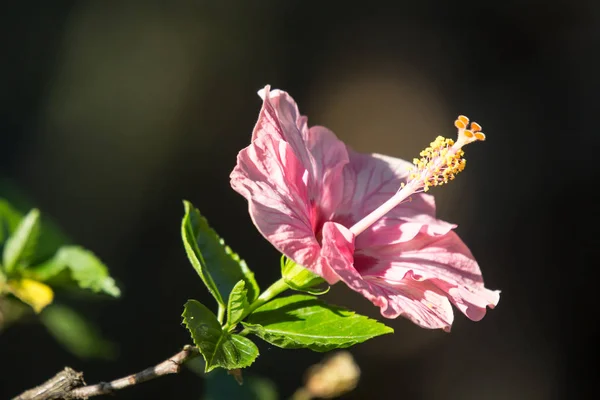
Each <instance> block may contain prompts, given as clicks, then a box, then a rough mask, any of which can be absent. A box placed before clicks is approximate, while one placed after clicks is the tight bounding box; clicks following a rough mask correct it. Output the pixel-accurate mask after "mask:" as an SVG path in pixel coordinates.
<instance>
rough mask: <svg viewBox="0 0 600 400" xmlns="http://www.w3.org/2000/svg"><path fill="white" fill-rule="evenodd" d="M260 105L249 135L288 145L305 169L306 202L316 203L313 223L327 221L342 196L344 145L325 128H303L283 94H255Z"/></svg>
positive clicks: (290, 100) (291, 101)
mask: <svg viewBox="0 0 600 400" xmlns="http://www.w3.org/2000/svg"><path fill="white" fill-rule="evenodd" d="M259 95H260V96H261V98H262V99H263V106H262V109H261V111H260V114H259V117H258V121H257V123H256V126H255V128H254V132H253V134H252V140H255V139H257V138H260V137H262V136H264V135H276V136H277V137H280V138H282V139H283V140H285V141H286V142H288V143H289V145H290V146H291V148H292V149H293V151H294V154H296V156H297V157H298V159H299V160H300V162H301V163H302V165H304V167H305V168H306V170H307V173H308V175H307V178H306V183H307V186H308V196H309V199H310V201H312V202H313V203H315V204H318V205H319V206H318V210H317V212H318V214H319V215H317V216H316V219H317V220H321V221H322V220H325V219H329V218H330V217H331V215H332V214H333V212H334V211H335V210H336V209H337V208H338V205H339V204H340V202H342V197H343V195H344V179H343V175H342V169H343V168H344V166H345V165H346V164H348V162H349V157H348V152H347V150H346V145H345V144H344V143H343V142H342V141H340V140H339V139H338V138H337V137H336V136H335V134H334V133H333V132H331V131H330V130H329V129H327V128H324V127H321V126H314V127H312V128H310V129H309V128H308V127H307V118H306V117H304V116H302V115H300V112H299V110H298V106H297V104H296V102H295V101H294V99H293V98H292V97H291V96H290V95H289V94H287V93H286V92H284V91H281V90H277V89H275V90H270V86H266V87H265V88H264V89H262V90H260V91H259Z"/></svg>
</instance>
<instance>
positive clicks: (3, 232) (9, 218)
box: [0, 198, 23, 243]
mask: <svg viewBox="0 0 600 400" xmlns="http://www.w3.org/2000/svg"><path fill="white" fill-rule="evenodd" d="M21 219H23V214H22V213H21V212H19V211H17V210H16V209H15V208H14V207H13V206H11V205H10V203H9V202H8V201H6V200H4V199H2V198H0V243H4V241H6V240H7V239H8V237H9V236H10V234H11V233H12V232H14V231H15V230H16V229H17V226H18V225H19V222H21Z"/></svg>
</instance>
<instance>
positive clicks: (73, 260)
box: [24, 246, 121, 297]
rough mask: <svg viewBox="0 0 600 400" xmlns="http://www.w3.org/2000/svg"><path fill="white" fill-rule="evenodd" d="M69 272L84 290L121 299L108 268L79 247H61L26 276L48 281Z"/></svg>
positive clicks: (26, 272)
mask: <svg viewBox="0 0 600 400" xmlns="http://www.w3.org/2000/svg"><path fill="white" fill-rule="evenodd" d="M65 270H68V271H69V272H70V277H71V279H73V280H74V281H75V282H76V283H77V285H78V286H79V287H80V288H82V289H90V290H92V291H93V292H96V293H98V292H104V293H106V294H108V295H110V296H113V297H119V296H120V295H121V291H120V290H119V288H118V287H117V285H116V284H115V281H114V279H113V278H111V277H110V276H109V274H108V268H106V266H105V265H104V264H103V263H102V261H100V260H99V259H98V257H96V256H95V255H94V254H93V253H92V252H91V251H88V250H85V249H83V248H81V247H78V246H64V247H61V248H60V249H59V250H58V252H57V253H56V255H55V256H54V257H53V258H51V259H50V260H48V261H47V262H45V263H43V264H41V265H38V266H35V267H31V268H28V269H27V270H25V271H24V274H25V275H26V276H28V277H30V278H32V279H36V280H39V281H42V282H44V281H47V280H49V279H51V278H53V277H55V276H57V275H58V274H59V273H61V272H63V271H65Z"/></svg>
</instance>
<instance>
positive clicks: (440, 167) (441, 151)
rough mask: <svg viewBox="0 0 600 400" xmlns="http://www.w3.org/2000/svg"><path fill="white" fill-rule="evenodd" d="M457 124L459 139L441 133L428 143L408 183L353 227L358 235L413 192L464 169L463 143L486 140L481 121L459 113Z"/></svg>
mask: <svg viewBox="0 0 600 400" xmlns="http://www.w3.org/2000/svg"><path fill="white" fill-rule="evenodd" d="M454 126H456V128H457V129H458V138H457V139H456V142H454V140H452V139H445V138H443V137H442V136H438V137H437V138H436V139H435V140H434V141H433V142H431V143H430V145H429V147H427V148H426V149H425V150H423V151H422V152H421V154H420V156H421V158H415V159H414V160H413V164H414V166H413V167H412V169H411V172H410V174H409V176H408V181H407V182H406V184H404V183H403V184H402V185H401V186H400V189H398V191H397V192H396V194H394V195H393V196H392V197H391V198H390V199H389V200H387V201H386V202H385V203H383V204H382V205H381V206H379V207H378V208H377V209H375V210H374V211H373V212H371V213H370V214H369V215H367V216H366V217H364V218H363V219H361V220H360V221H358V222H357V223H356V224H354V225H353V226H352V227H351V228H350V231H351V232H352V233H353V234H354V235H355V236H358V235H359V234H360V233H362V232H364V231H365V229H367V228H368V227H370V226H371V225H373V224H374V223H375V222H377V221H378V220H379V219H380V218H381V217H383V216H384V215H385V214H387V213H388V212H390V211H391V210H392V209H393V208H394V207H396V206H397V205H398V204H400V203H402V202H403V201H404V200H406V199H407V198H409V196H410V195H412V194H415V193H421V192H426V191H428V190H429V188H430V187H431V186H440V185H443V184H445V183H448V182H449V181H451V180H453V179H454V178H455V177H456V175H457V174H458V173H459V172H461V171H462V170H463V169H465V165H466V160H465V159H464V158H463V155H464V152H463V150H462V147H463V146H464V145H466V144H469V143H472V142H475V141H478V140H485V135H484V134H483V132H481V125H479V124H478V123H477V122H471V123H470V124H469V118H467V117H465V116H464V115H459V116H458V118H457V119H456V121H454Z"/></svg>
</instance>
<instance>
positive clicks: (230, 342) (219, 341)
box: [182, 300, 258, 372]
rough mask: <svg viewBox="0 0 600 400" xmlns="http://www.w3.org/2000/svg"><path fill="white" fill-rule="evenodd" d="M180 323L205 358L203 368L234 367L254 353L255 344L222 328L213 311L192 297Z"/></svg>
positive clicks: (248, 361)
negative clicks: (183, 325) (188, 332)
mask: <svg viewBox="0 0 600 400" xmlns="http://www.w3.org/2000/svg"><path fill="white" fill-rule="evenodd" d="M182 316H183V323H184V324H185V326H186V328H187V329H188V330H189V331H190V334H191V336H192V339H193V341H194V344H195V345H196V347H198V349H199V350H200V353H202V356H203V357H204V361H205V362H206V367H205V368H206V372H209V371H211V370H213V369H215V368H217V367H222V368H225V369H228V370H229V369H237V368H244V367H247V366H249V365H250V364H252V363H253V362H254V360H255V359H256V357H258V348H257V347H256V345H255V344H254V343H253V342H252V341H251V340H250V339H247V338H245V337H243V336H240V335H236V334H230V333H228V332H225V331H223V329H222V328H221V325H220V324H219V321H218V320H217V317H216V316H215V314H214V313H213V312H212V311H210V310H209V309H208V308H206V307H205V306H204V305H202V304H201V303H199V302H198V301H196V300H188V302H187V303H185V307H184V311H183V315H182Z"/></svg>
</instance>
